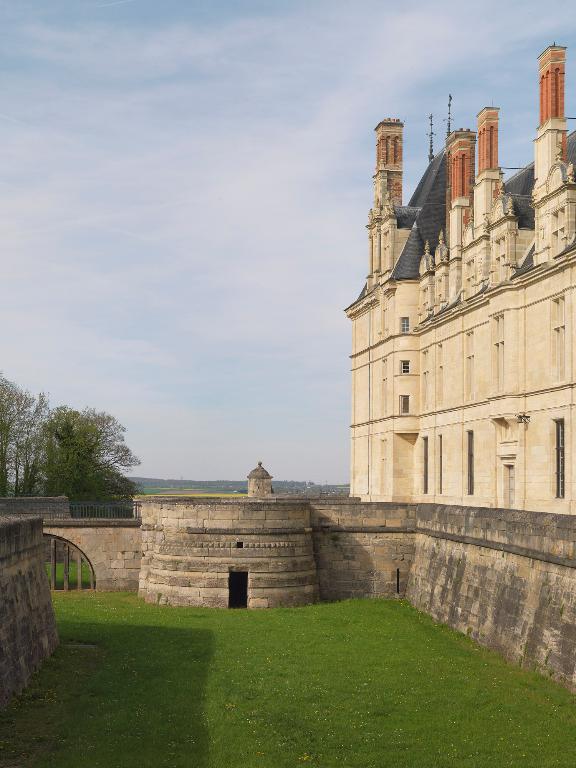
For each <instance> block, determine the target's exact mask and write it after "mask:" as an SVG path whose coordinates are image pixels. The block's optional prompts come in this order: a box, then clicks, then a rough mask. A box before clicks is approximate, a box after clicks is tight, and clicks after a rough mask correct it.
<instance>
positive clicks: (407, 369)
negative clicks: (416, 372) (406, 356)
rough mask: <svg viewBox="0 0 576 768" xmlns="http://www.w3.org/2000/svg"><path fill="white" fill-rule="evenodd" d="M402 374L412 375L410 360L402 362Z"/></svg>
mask: <svg viewBox="0 0 576 768" xmlns="http://www.w3.org/2000/svg"><path fill="white" fill-rule="evenodd" d="M400 373H410V360H400Z"/></svg>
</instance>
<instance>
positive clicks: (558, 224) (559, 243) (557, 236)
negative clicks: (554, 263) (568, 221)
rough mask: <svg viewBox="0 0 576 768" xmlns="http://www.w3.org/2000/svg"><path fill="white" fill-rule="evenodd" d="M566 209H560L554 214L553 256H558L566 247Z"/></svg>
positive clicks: (552, 227) (552, 226)
mask: <svg viewBox="0 0 576 768" xmlns="http://www.w3.org/2000/svg"><path fill="white" fill-rule="evenodd" d="M564 219H565V213H564V209H563V208H560V209H559V210H557V211H555V212H554V213H553V214H552V225H551V229H552V256H558V254H559V253H560V251H561V250H562V249H563V247H564Z"/></svg>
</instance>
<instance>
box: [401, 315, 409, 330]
mask: <svg viewBox="0 0 576 768" xmlns="http://www.w3.org/2000/svg"><path fill="white" fill-rule="evenodd" d="M400 333H410V318H409V317H401V318H400Z"/></svg>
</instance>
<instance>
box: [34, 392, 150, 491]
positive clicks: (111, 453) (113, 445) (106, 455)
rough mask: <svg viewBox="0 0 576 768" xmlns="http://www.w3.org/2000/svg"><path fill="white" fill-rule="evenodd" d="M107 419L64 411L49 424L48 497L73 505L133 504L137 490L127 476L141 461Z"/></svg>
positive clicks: (114, 422)
mask: <svg viewBox="0 0 576 768" xmlns="http://www.w3.org/2000/svg"><path fill="white" fill-rule="evenodd" d="M125 431H126V430H125V429H124V427H123V426H122V425H121V424H120V423H119V422H118V421H117V420H116V419H115V418H114V416H111V415H110V414H109V413H104V412H98V411H95V410H93V409H90V408H86V409H85V410H83V411H76V410H73V409H72V408H67V407H66V406H62V407H60V408H56V409H55V410H54V411H52V413H51V414H50V417H49V419H48V421H47V423H46V427H45V434H46V458H45V463H44V475H45V484H44V487H45V493H46V494H47V495H49V496H58V495H63V496H68V498H69V499H71V500H72V501H82V500H92V499H97V500H109V499H127V498H131V497H132V496H133V495H134V494H135V492H136V486H135V485H134V483H132V481H131V480H129V479H128V478H127V477H125V476H124V474H123V471H122V470H125V469H128V468H130V467H134V466H136V465H137V464H139V463H140V461H139V460H138V459H137V458H136V456H134V454H133V453H132V451H131V450H130V449H129V448H128V446H127V445H126V443H125V441H124V433H125Z"/></svg>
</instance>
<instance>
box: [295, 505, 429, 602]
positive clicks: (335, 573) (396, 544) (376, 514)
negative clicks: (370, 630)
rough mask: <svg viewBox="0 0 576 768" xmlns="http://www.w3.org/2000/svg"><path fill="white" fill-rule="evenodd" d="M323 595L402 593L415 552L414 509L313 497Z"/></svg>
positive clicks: (326, 597)
mask: <svg viewBox="0 0 576 768" xmlns="http://www.w3.org/2000/svg"><path fill="white" fill-rule="evenodd" d="M310 507H311V510H312V525H313V531H314V554H315V558H316V566H317V569H318V584H319V589H320V599H321V600H345V599H347V598H351V597H402V596H403V595H404V593H405V591H406V583H407V580H408V574H409V571H410V566H411V563H412V557H413V553H414V531H415V525H416V519H415V514H414V508H413V507H410V506H408V505H402V504H390V503H377V502H375V503H370V504H366V503H360V502H359V501H358V500H355V499H340V498H333V499H331V500H326V501H322V500H318V501H316V500H311V501H310Z"/></svg>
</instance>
